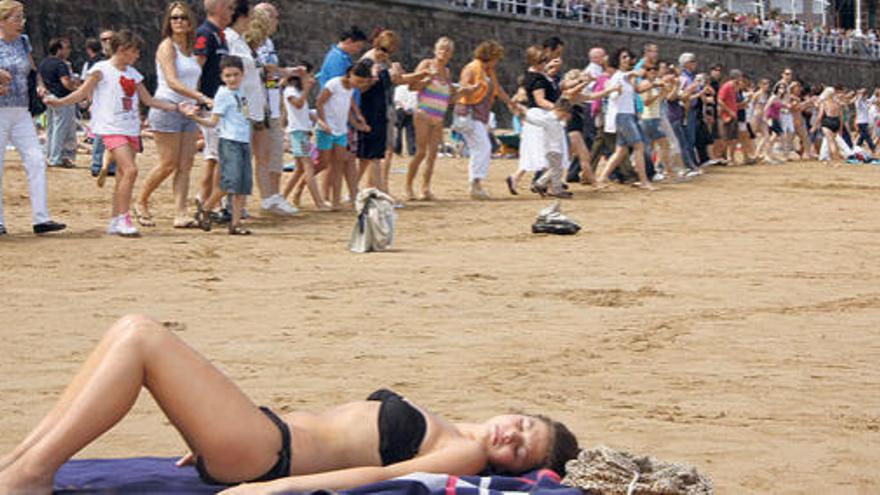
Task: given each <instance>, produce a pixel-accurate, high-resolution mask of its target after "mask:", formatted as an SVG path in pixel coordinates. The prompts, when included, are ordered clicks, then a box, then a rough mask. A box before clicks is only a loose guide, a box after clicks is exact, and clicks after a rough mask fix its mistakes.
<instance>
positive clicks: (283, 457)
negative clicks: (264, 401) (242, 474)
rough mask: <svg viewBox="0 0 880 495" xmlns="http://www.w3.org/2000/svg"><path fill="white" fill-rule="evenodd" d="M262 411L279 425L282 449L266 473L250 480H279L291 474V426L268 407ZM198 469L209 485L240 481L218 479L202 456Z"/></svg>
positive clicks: (197, 463)
mask: <svg viewBox="0 0 880 495" xmlns="http://www.w3.org/2000/svg"><path fill="white" fill-rule="evenodd" d="M260 410H261V411H263V414H265V415H266V416H268V417H269V419H271V420H272V422H273V423H275V426H277V427H278V430H279V431H280V432H281V450H280V451H279V452H278V462H276V463H275V465H274V466H272V469H270V470H269V471H268V472H267V473H266V474H264V475H263V476H260V477H259V478H257V479H254V480H250V481H249V483H250V482H257V481H272V480H277V479H278V478H286V477H288V476H290V428H288V427H287V423H285V422H284V421H281V418H279V417H278V416H277V415H275V413H273V412H272V411H271V410H270V409H269V408H268V407H261V408H260ZM196 471H198V472H199V478H201V479H202V481H204V482H205V483H208V484H209V485H227V486H231V485H237V484H238V483H224V482H222V481H217V480H215V479H214V478H212V477H211V475H210V474H208V471H207V469H205V463H204V461H203V459H202V458H201V457H198V458H197V459H196Z"/></svg>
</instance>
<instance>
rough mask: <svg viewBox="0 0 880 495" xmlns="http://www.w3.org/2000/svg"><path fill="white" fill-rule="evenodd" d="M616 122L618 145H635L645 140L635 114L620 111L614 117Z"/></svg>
mask: <svg viewBox="0 0 880 495" xmlns="http://www.w3.org/2000/svg"><path fill="white" fill-rule="evenodd" d="M614 124H615V126H616V127H617V146H635V145H637V144H640V143H644V142H645V140H644V138H643V137H642V131H641V129H639V121H638V120H637V119H636V116H635V114H632V113H619V114H617V116H616V117H615V118H614Z"/></svg>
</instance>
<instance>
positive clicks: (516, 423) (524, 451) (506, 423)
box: [485, 414, 550, 474]
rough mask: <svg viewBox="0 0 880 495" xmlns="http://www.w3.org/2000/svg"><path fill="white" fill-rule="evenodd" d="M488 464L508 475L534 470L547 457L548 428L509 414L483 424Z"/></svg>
mask: <svg viewBox="0 0 880 495" xmlns="http://www.w3.org/2000/svg"><path fill="white" fill-rule="evenodd" d="M485 426H486V435H487V437H486V447H487V449H488V453H489V464H491V465H492V467H494V468H495V469H497V470H499V471H503V472H507V473H513V474H519V473H524V472H526V471H529V470H530V469H534V468H535V467H537V466H538V465H540V464H541V463H542V462H544V460H545V459H546V458H547V452H548V450H549V448H550V427H549V426H548V425H547V423H545V422H544V421H541V420H540V419H538V418H535V417H532V416H525V415H521V414H508V415H504V416H496V417H494V418H492V419H490V420H489V421H487V422H486V424H485Z"/></svg>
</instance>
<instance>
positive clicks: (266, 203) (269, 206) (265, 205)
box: [260, 195, 280, 212]
mask: <svg viewBox="0 0 880 495" xmlns="http://www.w3.org/2000/svg"><path fill="white" fill-rule="evenodd" d="M279 197H280V196H277V195H276V196H269V197H268V198H266V199H264V200H263V201H261V202H260V209H261V210H263V211H268V212H273V211H274V209H275V204H276V202H277V201H278V198H279Z"/></svg>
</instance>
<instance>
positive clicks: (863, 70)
mask: <svg viewBox="0 0 880 495" xmlns="http://www.w3.org/2000/svg"><path fill="white" fill-rule="evenodd" d="M197 3H199V4H201V0H199V1H198V2H197ZM274 3H275V4H276V5H278V6H279V9H280V10H281V12H282V25H281V31H280V33H279V34H278V35H277V36H276V44H277V45H278V47H279V51H280V53H281V55H282V58H283V59H284V60H285V61H287V62H294V61H296V60H300V59H305V60H309V61H311V62H312V63H314V64H318V63H320V61H321V58H322V57H323V54H324V52H325V51H326V50H327V48H328V46H329V45H330V44H331V43H332V42H334V41H335V39H336V37H337V33H338V32H339V31H340V30H341V29H342V28H344V27H345V26H348V25H351V24H358V25H360V26H362V27H363V28H364V29H365V30H370V29H372V28H373V27H375V26H385V27H388V28H391V29H395V30H398V31H399V32H400V33H402V34H403V43H402V46H401V52H400V54H399V56H398V58H399V59H400V61H402V62H403V63H404V64H405V65H406V66H407V67H410V68H411V67H413V66H414V64H415V63H416V62H417V61H418V60H419V59H420V58H422V57H425V56H428V55H429V54H430V52H431V47H432V45H433V43H434V40H435V39H436V38H438V37H439V36H441V35H449V36H451V37H452V38H454V39H455V40H456V42H457V44H458V49H457V52H456V56H455V59H454V60H453V62H452V64H451V65H452V67H453V69H454V70H456V71H457V70H459V69H460V68H461V67H462V66H463V65H464V63H466V62H467V60H468V56H469V53H470V51H471V50H472V49H473V48H474V47H475V46H476V44H477V43H479V42H480V41H482V40H485V39H498V40H500V41H501V42H502V43H503V44H504V45H505V46H506V47H507V50H508V56H507V58H506V60H505V61H504V63H503V64H502V66H501V68H500V71H499V72H500V76H501V78H502V81H503V83H504V84H505V86H506V87H507V88H508V89H509V90H510V89H512V85H513V84H515V83H514V81H515V79H516V76H517V75H519V74H520V73H521V72H522V71H523V69H524V65H525V62H524V60H523V54H524V52H525V49H526V47H527V46H529V45H530V44H532V43H539V42H540V41H542V40H543V39H545V38H547V37H549V36H553V35H556V36H560V37H561V38H562V39H564V40H565V41H566V44H567V47H568V48H567V51H566V65H567V66H568V67H583V66H584V65H585V64H586V52H587V50H588V49H589V48H590V47H591V46H595V45H600V46H604V47H606V48H609V49H614V48H616V47H620V46H628V47H630V48H632V49H634V50H636V51H639V50H640V47H641V45H642V44H644V43H645V42H647V41H655V42H657V43H658V44H659V45H660V49H661V56H662V57H663V58H665V59H670V60H671V59H674V58H676V57H677V56H678V54H679V53H681V52H683V51H693V52H696V53H697V55H698V57H699V60H700V63H701V66H702V67H703V68H705V67H706V66H707V64H708V63H709V62H712V63H715V62H720V63H722V64H723V65H724V66H725V67H727V68H733V67H739V68H741V69H744V70H745V71H747V72H748V73H749V74H751V75H753V76H756V77H776V76H778V74H779V72H780V70H781V68H782V67H783V66H789V67H792V68H793V69H794V70H795V73H796V74H797V75H798V76H799V77H801V78H802V79H804V80H805V81H806V82H808V83H811V82H826V83H827V82H831V83H834V84H843V85H847V86H876V85H880V71H878V68H880V64H878V62H872V61H866V60H861V59H855V58H842V57H833V56H827V55H820V54H798V53H791V52H784V51H780V50H773V49H768V48H761V47H751V46H739V45H729V44H721V43H713V42H709V41H694V40H689V39H675V38H667V37H663V36H657V35H651V34H649V33H641V32H630V31H617V30H610V29H607V30H606V29H602V28H596V27H589V26H585V25H582V24H579V23H575V22H569V21H556V20H551V19H546V20H544V19H528V20H522V19H521V18H514V17H510V16H504V15H498V14H492V13H474V12H471V11H466V10H461V9H457V8H453V7H449V6H447V5H446V4H447V2H446V1H445V0H276V1H275V2H274ZM165 5H167V2H165V1H163V0H89V1H81V2H70V1H69V0H68V1H64V2H60V1H54V0H34V1H32V2H29V3H28V30H29V32H30V34H31V36H32V37H33V38H34V44H35V46H36V49H37V53H38V58H39V56H40V55H41V54H42V53H44V52H45V50H44V47H45V46H46V44H47V43H48V40H49V38H51V37H52V36H57V35H59V34H65V35H67V36H70V37H71V38H72V39H73V41H74V45H75V50H76V51H77V52H79V53H77V54H75V56H74V60H78V59H81V58H82V53H81V47H82V44H83V41H84V39H85V37H87V36H96V35H97V32H98V30H99V29H100V28H101V27H103V26H110V27H114V28H121V27H129V28H131V29H133V30H135V31H137V32H138V33H140V34H142V35H143V36H145V38H147V40H148V45H149V46H148V49H147V50H145V51H144V53H143V55H142V57H141V61H140V62H139V64H138V68H139V69H140V70H142V71H143V72H144V73H145V74H147V75H148V76H152V75H153V74H154V72H155V68H154V62H153V49H154V47H155V46H156V45H157V44H158V41H159V30H160V24H161V21H162V14H163V9H164V7H165ZM199 10H200V9H199ZM200 15H201V14H200ZM152 80H153V79H152V77H150V78H149V79H148V83H151V81H152Z"/></svg>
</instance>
